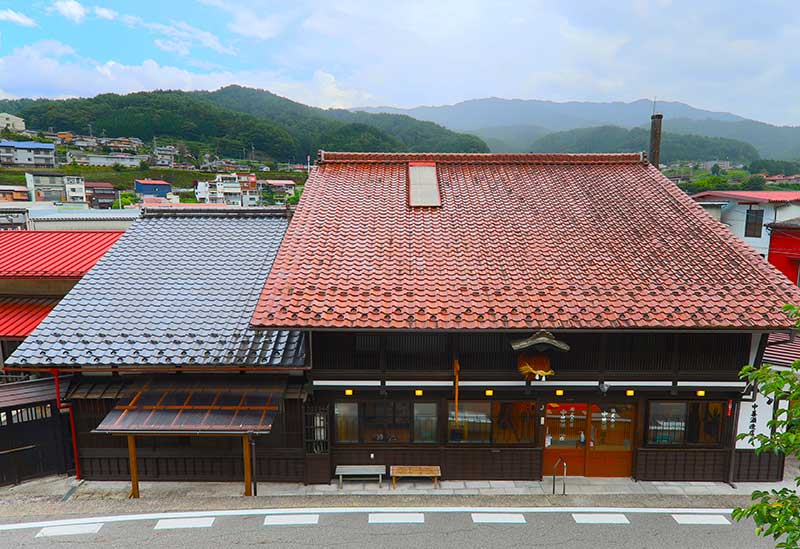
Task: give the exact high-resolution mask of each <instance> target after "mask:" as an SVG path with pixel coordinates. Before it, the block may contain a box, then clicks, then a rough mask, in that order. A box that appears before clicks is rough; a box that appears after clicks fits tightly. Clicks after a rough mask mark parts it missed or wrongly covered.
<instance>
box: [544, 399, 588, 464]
mask: <svg viewBox="0 0 800 549" xmlns="http://www.w3.org/2000/svg"><path fill="white" fill-rule="evenodd" d="M588 408H589V406H588V405H587V404H586V403H582V402H548V403H547V406H546V408H545V420H544V428H545V442H544V452H543V455H542V475H543V476H545V477H548V476H551V475H552V474H553V467H554V465H555V464H556V463H557V462H558V459H559V458H563V459H564V460H566V462H567V475H568V476H583V475H584V474H585V468H586V439H587V435H586V425H587V423H586V422H587V410H588ZM556 474H557V475H558V476H561V475H562V474H563V469H562V465H560V464H559V465H558V467H557V468H556Z"/></svg>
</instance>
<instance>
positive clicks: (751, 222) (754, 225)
mask: <svg viewBox="0 0 800 549" xmlns="http://www.w3.org/2000/svg"><path fill="white" fill-rule="evenodd" d="M763 228H764V210H753V209H749V210H747V216H746V217H745V220H744V235H745V236H748V237H753V238H761V231H762V230H763Z"/></svg>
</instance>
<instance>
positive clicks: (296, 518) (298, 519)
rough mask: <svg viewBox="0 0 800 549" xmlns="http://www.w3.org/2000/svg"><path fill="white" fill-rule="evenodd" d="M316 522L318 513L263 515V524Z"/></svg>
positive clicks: (294, 524)
mask: <svg viewBox="0 0 800 549" xmlns="http://www.w3.org/2000/svg"><path fill="white" fill-rule="evenodd" d="M317 523H319V515H267V516H266V517H264V526H297V525H301V524H317Z"/></svg>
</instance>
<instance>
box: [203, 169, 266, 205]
mask: <svg viewBox="0 0 800 549" xmlns="http://www.w3.org/2000/svg"><path fill="white" fill-rule="evenodd" d="M195 197H196V198H197V200H199V201H200V202H201V203H207V204H225V205H227V206H244V207H249V206H258V205H259V204H260V203H261V196H260V192H259V189H258V184H257V181H256V176H255V174H251V173H231V174H218V175H217V176H216V177H215V178H214V180H213V181H197V182H196V183H195Z"/></svg>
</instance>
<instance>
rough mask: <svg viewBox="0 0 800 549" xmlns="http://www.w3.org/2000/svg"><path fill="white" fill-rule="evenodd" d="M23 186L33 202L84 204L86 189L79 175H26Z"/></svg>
mask: <svg viewBox="0 0 800 549" xmlns="http://www.w3.org/2000/svg"><path fill="white" fill-rule="evenodd" d="M25 186H26V187H27V188H28V193H29V194H30V197H31V200H32V201H34V202H86V188H85V186H84V180H83V177H82V176H80V175H65V174H61V173H26V174H25Z"/></svg>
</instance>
